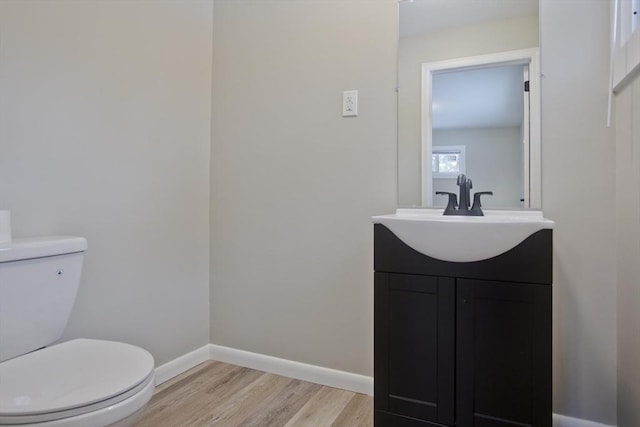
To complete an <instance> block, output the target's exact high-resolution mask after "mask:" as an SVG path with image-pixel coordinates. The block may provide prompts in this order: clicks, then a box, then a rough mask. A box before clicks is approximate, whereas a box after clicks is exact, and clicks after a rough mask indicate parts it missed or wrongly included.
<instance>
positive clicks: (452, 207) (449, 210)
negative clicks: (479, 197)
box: [436, 191, 458, 215]
mask: <svg viewBox="0 0 640 427" xmlns="http://www.w3.org/2000/svg"><path fill="white" fill-rule="evenodd" d="M436 194H438V195H443V196H444V195H447V196H449V203H447V207H446V208H445V210H444V215H454V214H455V212H456V209H458V195H457V194H455V193H449V192H448V191H436Z"/></svg>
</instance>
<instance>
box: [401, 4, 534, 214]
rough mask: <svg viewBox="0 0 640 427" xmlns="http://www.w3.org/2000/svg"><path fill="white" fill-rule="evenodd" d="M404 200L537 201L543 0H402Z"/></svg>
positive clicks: (520, 204) (513, 204)
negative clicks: (463, 187)
mask: <svg viewBox="0 0 640 427" xmlns="http://www.w3.org/2000/svg"><path fill="white" fill-rule="evenodd" d="M398 10H399V49H398V52H399V68H398V70H399V72H398V80H399V82H398V162H399V164H398V175H399V176H398V185H399V188H398V195H399V200H398V204H399V206H401V207H410V206H438V207H440V206H444V205H445V204H446V198H445V197H443V196H436V195H435V192H436V191H450V192H457V187H456V177H457V175H458V173H465V174H466V175H467V176H468V177H469V178H471V179H472V180H473V191H493V192H494V196H493V197H487V198H486V199H483V206H484V207H489V208H540V207H541V201H540V199H541V194H540V186H541V184H540V182H541V179H540V100H539V97H540V94H539V93H540V92H539V75H540V72H539V64H538V61H539V59H538V58H539V52H538V44H539V24H538V0H405V1H400V2H399V7H398Z"/></svg>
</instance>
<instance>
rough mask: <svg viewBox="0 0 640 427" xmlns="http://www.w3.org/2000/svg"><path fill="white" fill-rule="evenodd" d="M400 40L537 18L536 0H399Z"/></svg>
mask: <svg viewBox="0 0 640 427" xmlns="http://www.w3.org/2000/svg"><path fill="white" fill-rule="evenodd" d="M399 15H400V16H399V21H400V31H399V34H400V37H407V36H414V35H418V34H424V33H427V32H432V31H440V30H444V29H446V28H451V27H459V26H465V25H472V24H480V23H483V22H491V21H497V20H500V19H508V18H514V17H516V16H531V15H538V0H400V2H399Z"/></svg>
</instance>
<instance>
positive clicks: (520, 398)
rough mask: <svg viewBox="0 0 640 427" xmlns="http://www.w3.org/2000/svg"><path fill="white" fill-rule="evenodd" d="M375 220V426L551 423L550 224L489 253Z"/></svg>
mask: <svg viewBox="0 0 640 427" xmlns="http://www.w3.org/2000/svg"><path fill="white" fill-rule="evenodd" d="M374 228H375V261H374V266H375V270H376V272H375V283H374V287H375V288H374V300H375V306H374V312H375V315H374V317H375V319H374V323H375V324H374V327H375V361H374V407H375V426H376V427H405V426H407V427H409V426H460V427H473V426H477V427H510V426H513V427H515V426H534V427H550V426H551V412H552V410H551V286H550V285H551V230H541V231H538V232H537V233H535V234H534V235H532V236H530V237H529V238H527V239H526V240H525V241H524V242H522V243H521V244H520V245H518V246H516V247H515V248H513V249H512V250H510V251H508V252H507V253H505V254H502V255H500V256H497V257H494V258H491V259H489V260H484V261H477V262H470V263H453V262H446V261H440V260H436V259H433V258H430V257H427V256H425V255H422V254H420V253H418V252H416V251H414V250H413V249H411V248H410V247H408V246H407V245H405V244H404V243H403V242H402V241H400V240H399V239H398V238H397V237H396V236H395V235H393V233H391V231H389V230H388V229H387V228H386V227H384V226H383V225H380V224H376V225H375V226H374Z"/></svg>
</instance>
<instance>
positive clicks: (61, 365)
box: [0, 339, 154, 425]
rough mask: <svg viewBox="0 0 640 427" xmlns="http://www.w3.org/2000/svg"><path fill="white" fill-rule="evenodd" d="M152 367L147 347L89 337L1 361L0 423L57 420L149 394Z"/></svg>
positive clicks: (12, 423)
mask: <svg viewBox="0 0 640 427" xmlns="http://www.w3.org/2000/svg"><path fill="white" fill-rule="evenodd" d="M153 368H154V361H153V357H152V356H151V354H149V352H147V351H146V350H143V349H141V348H139V347H135V346H132V345H129V344H125V343H120V342H112V341H101V340H89V339H77V340H72V341H67V342H65V343H62V344H57V345H54V346H51V347H47V348H44V349H42V350H38V351H34V352H32V353H29V354H26V355H24V356H20V357H16V358H14V359H10V360H7V361H5V362H2V363H0V384H1V385H2V386H1V387H0V425H16V424H30V423H38V422H46V421H52V420H60V419H63V418H69V417H74V416H78V415H81V414H87V413H90V412H94V411H98V410H100V409H102V408H107V407H110V406H113V405H117V404H118V403H120V402H123V401H125V400H127V399H130V400H136V395H142V394H144V395H145V396H146V395H149V396H150V394H149V393H150V391H151V390H152V389H153V385H154V384H153V382H154V369H153ZM143 392H144V393H143ZM146 400H148V397H146ZM146 400H145V402H144V403H146Z"/></svg>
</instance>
